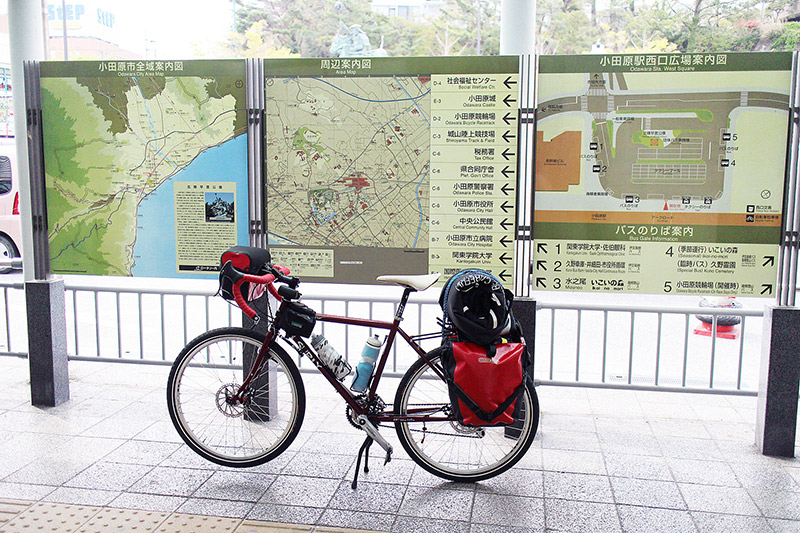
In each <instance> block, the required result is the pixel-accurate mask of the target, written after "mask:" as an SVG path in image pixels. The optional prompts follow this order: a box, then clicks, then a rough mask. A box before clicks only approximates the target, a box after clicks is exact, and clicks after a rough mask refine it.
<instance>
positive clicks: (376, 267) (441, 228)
mask: <svg viewBox="0 0 800 533" xmlns="http://www.w3.org/2000/svg"><path fill="white" fill-rule="evenodd" d="M264 70H265V73H266V78H265V87H266V89H265V90H266V95H265V96H266V115H265V116H266V122H265V146H266V148H265V187H266V198H267V202H266V214H265V218H266V221H267V231H268V235H269V239H268V241H269V245H270V252H271V253H272V255H273V257H274V258H275V260H276V261H278V262H281V263H283V264H286V265H287V266H288V267H289V268H290V269H291V270H292V271H293V272H297V273H298V274H299V275H301V276H303V277H304V278H305V279H309V280H315V281H337V282H345V283H374V282H375V278H376V277H377V276H378V275H381V274H423V273H427V272H441V273H443V274H444V276H443V280H444V279H445V278H447V277H449V276H450V275H451V274H453V273H454V272H456V271H458V270H460V269H462V268H466V267H479V268H483V269H485V270H488V271H490V272H492V273H494V274H495V275H497V276H498V277H500V278H501V279H502V280H503V281H504V282H507V283H508V284H511V283H513V271H514V268H513V265H514V263H513V261H514V259H513V257H514V254H513V251H514V245H513V242H514V230H515V220H516V218H515V208H516V191H515V187H516V185H515V183H516V170H517V129H518V103H517V94H518V92H519V89H518V84H519V80H518V76H519V58H517V57H472V58H362V59H294V60H274V61H267V62H265V69H264Z"/></svg>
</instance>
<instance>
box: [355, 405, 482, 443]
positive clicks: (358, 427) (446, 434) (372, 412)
mask: <svg viewBox="0 0 800 533" xmlns="http://www.w3.org/2000/svg"><path fill="white" fill-rule="evenodd" d="M376 399H377V402H375V401H373V405H372V406H371V408H370V410H369V414H373V415H376V414H379V413H380V411H382V410H383V409H385V408H386V407H387V405H386V404H385V403H383V400H381V399H380V397H377V396H376ZM356 402H358V403H359V405H361V404H363V403H365V402H366V396H359V397H358V398H356ZM389 405H391V404H389ZM378 406H380V409H377V407H378ZM414 407H415V408H422V407H431V408H434V407H435V408H437V410H440V409H446V408H447V407H448V406H442V405H441V404H438V403H436V404H415V405H414ZM353 414H354V413H353V410H352V409H351V408H350V406H349V405H348V406H347V407H346V408H345V416H346V417H347V421H348V422H350V425H351V426H353V427H354V428H356V429H360V430H363V429H364V428H362V427H361V426H359V425H358V423H356V421H355V417H354V416H353ZM456 423H458V422H456ZM408 429H409V431H412V432H417V433H425V434H427V435H444V436H447V437H464V438H467V439H481V438H483V435H477V434H476V435H470V434H467V433H462V432H459V431H458V430H456V431H457V432H456V434H455V435H454V434H453V433H443V432H441V431H429V430H427V429H412V428H410V427H409V428H408ZM478 431H479V430H476V433H477V432H478Z"/></svg>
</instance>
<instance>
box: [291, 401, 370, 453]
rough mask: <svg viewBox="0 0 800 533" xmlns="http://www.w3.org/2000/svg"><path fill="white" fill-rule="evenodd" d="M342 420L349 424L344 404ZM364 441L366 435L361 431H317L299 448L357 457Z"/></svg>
mask: <svg viewBox="0 0 800 533" xmlns="http://www.w3.org/2000/svg"><path fill="white" fill-rule="evenodd" d="M341 421H342V423H343V424H347V422H346V421H345V419H344V406H342V416H341ZM353 429H355V428H353ZM362 442H364V436H363V434H362V433H361V432H359V433H356V434H352V433H324V432H321V431H320V432H315V433H314V434H313V435H312V436H311V437H310V438H309V439H308V440H307V441H305V443H304V444H303V446H302V448H299V451H301V452H305V453H314V454H319V453H324V454H336V455H348V456H352V457H355V456H356V454H357V453H358V449H359V448H360V447H361V443H362Z"/></svg>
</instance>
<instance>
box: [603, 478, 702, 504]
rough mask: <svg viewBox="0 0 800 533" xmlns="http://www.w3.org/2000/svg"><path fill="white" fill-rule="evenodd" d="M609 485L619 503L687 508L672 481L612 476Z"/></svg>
mask: <svg viewBox="0 0 800 533" xmlns="http://www.w3.org/2000/svg"><path fill="white" fill-rule="evenodd" d="M611 487H612V488H613V490H614V500H615V501H616V503H619V504H628V505H639V506H644V507H655V508H662V509H678V510H685V509H686V508H687V507H686V502H684V501H683V496H681V492H680V491H679V490H678V485H677V484H676V483H674V482H672V481H657V480H653V479H630V478H621V477H612V478H611Z"/></svg>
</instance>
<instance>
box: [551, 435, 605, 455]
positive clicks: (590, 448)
mask: <svg viewBox="0 0 800 533" xmlns="http://www.w3.org/2000/svg"><path fill="white" fill-rule="evenodd" d="M542 448H552V449H556V450H577V451H585V452H599V451H600V439H599V438H598V437H597V433H575V432H573V431H557V430H556V431H553V430H548V431H545V432H542Z"/></svg>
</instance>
